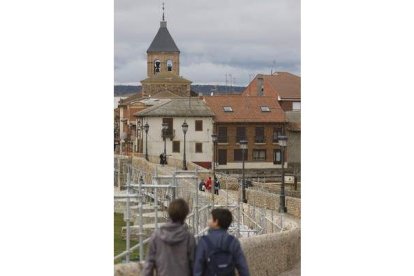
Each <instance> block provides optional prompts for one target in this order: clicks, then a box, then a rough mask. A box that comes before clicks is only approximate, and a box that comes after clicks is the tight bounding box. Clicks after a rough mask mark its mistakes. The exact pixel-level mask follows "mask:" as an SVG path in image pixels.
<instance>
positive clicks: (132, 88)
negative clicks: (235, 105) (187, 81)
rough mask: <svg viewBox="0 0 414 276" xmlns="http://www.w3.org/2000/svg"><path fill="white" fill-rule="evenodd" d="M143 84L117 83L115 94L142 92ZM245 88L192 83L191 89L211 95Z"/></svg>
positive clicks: (124, 94) (230, 92)
mask: <svg viewBox="0 0 414 276" xmlns="http://www.w3.org/2000/svg"><path fill="white" fill-rule="evenodd" d="M141 88H142V87H141V85H115V86H114V96H115V97H122V96H127V95H130V94H135V93H139V92H141ZM244 89H245V87H244V86H225V85H217V86H216V85H209V84H206V85H199V84H195V85H191V90H193V91H194V92H196V93H201V94H203V95H210V93H211V92H217V91H218V92H219V93H220V94H225V93H229V94H233V93H240V92H242V91H243V90H244Z"/></svg>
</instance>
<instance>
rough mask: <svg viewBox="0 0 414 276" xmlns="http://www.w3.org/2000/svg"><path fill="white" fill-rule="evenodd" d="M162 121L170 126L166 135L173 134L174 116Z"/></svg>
mask: <svg viewBox="0 0 414 276" xmlns="http://www.w3.org/2000/svg"><path fill="white" fill-rule="evenodd" d="M162 123H167V125H168V128H167V131H166V135H167V136H168V137H170V136H172V135H173V130H174V125H173V118H162Z"/></svg>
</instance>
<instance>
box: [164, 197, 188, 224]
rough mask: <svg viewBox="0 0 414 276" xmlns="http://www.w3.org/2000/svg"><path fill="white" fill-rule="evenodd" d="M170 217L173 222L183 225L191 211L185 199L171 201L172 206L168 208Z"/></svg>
mask: <svg viewBox="0 0 414 276" xmlns="http://www.w3.org/2000/svg"><path fill="white" fill-rule="evenodd" d="M167 212H168V216H169V217H170V219H171V220H172V221H173V222H178V223H181V224H183V223H184V221H185V218H186V217H187V215H188V213H189V212H190V209H189V208H188V204H187V202H185V200H184V199H182V198H178V199H174V200H173V201H171V203H170V206H168V210H167Z"/></svg>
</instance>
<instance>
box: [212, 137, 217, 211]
mask: <svg viewBox="0 0 414 276" xmlns="http://www.w3.org/2000/svg"><path fill="white" fill-rule="evenodd" d="M211 140H212V141H213V165H212V168H213V188H212V189H211V190H212V191H213V207H214V193H215V191H216V190H215V187H216V144H217V134H211Z"/></svg>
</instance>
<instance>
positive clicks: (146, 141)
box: [144, 122, 149, 161]
mask: <svg viewBox="0 0 414 276" xmlns="http://www.w3.org/2000/svg"><path fill="white" fill-rule="evenodd" d="M144 130H145V159H147V161H149V158H148V130H149V125H148V122H146V123H145V125H144Z"/></svg>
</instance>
